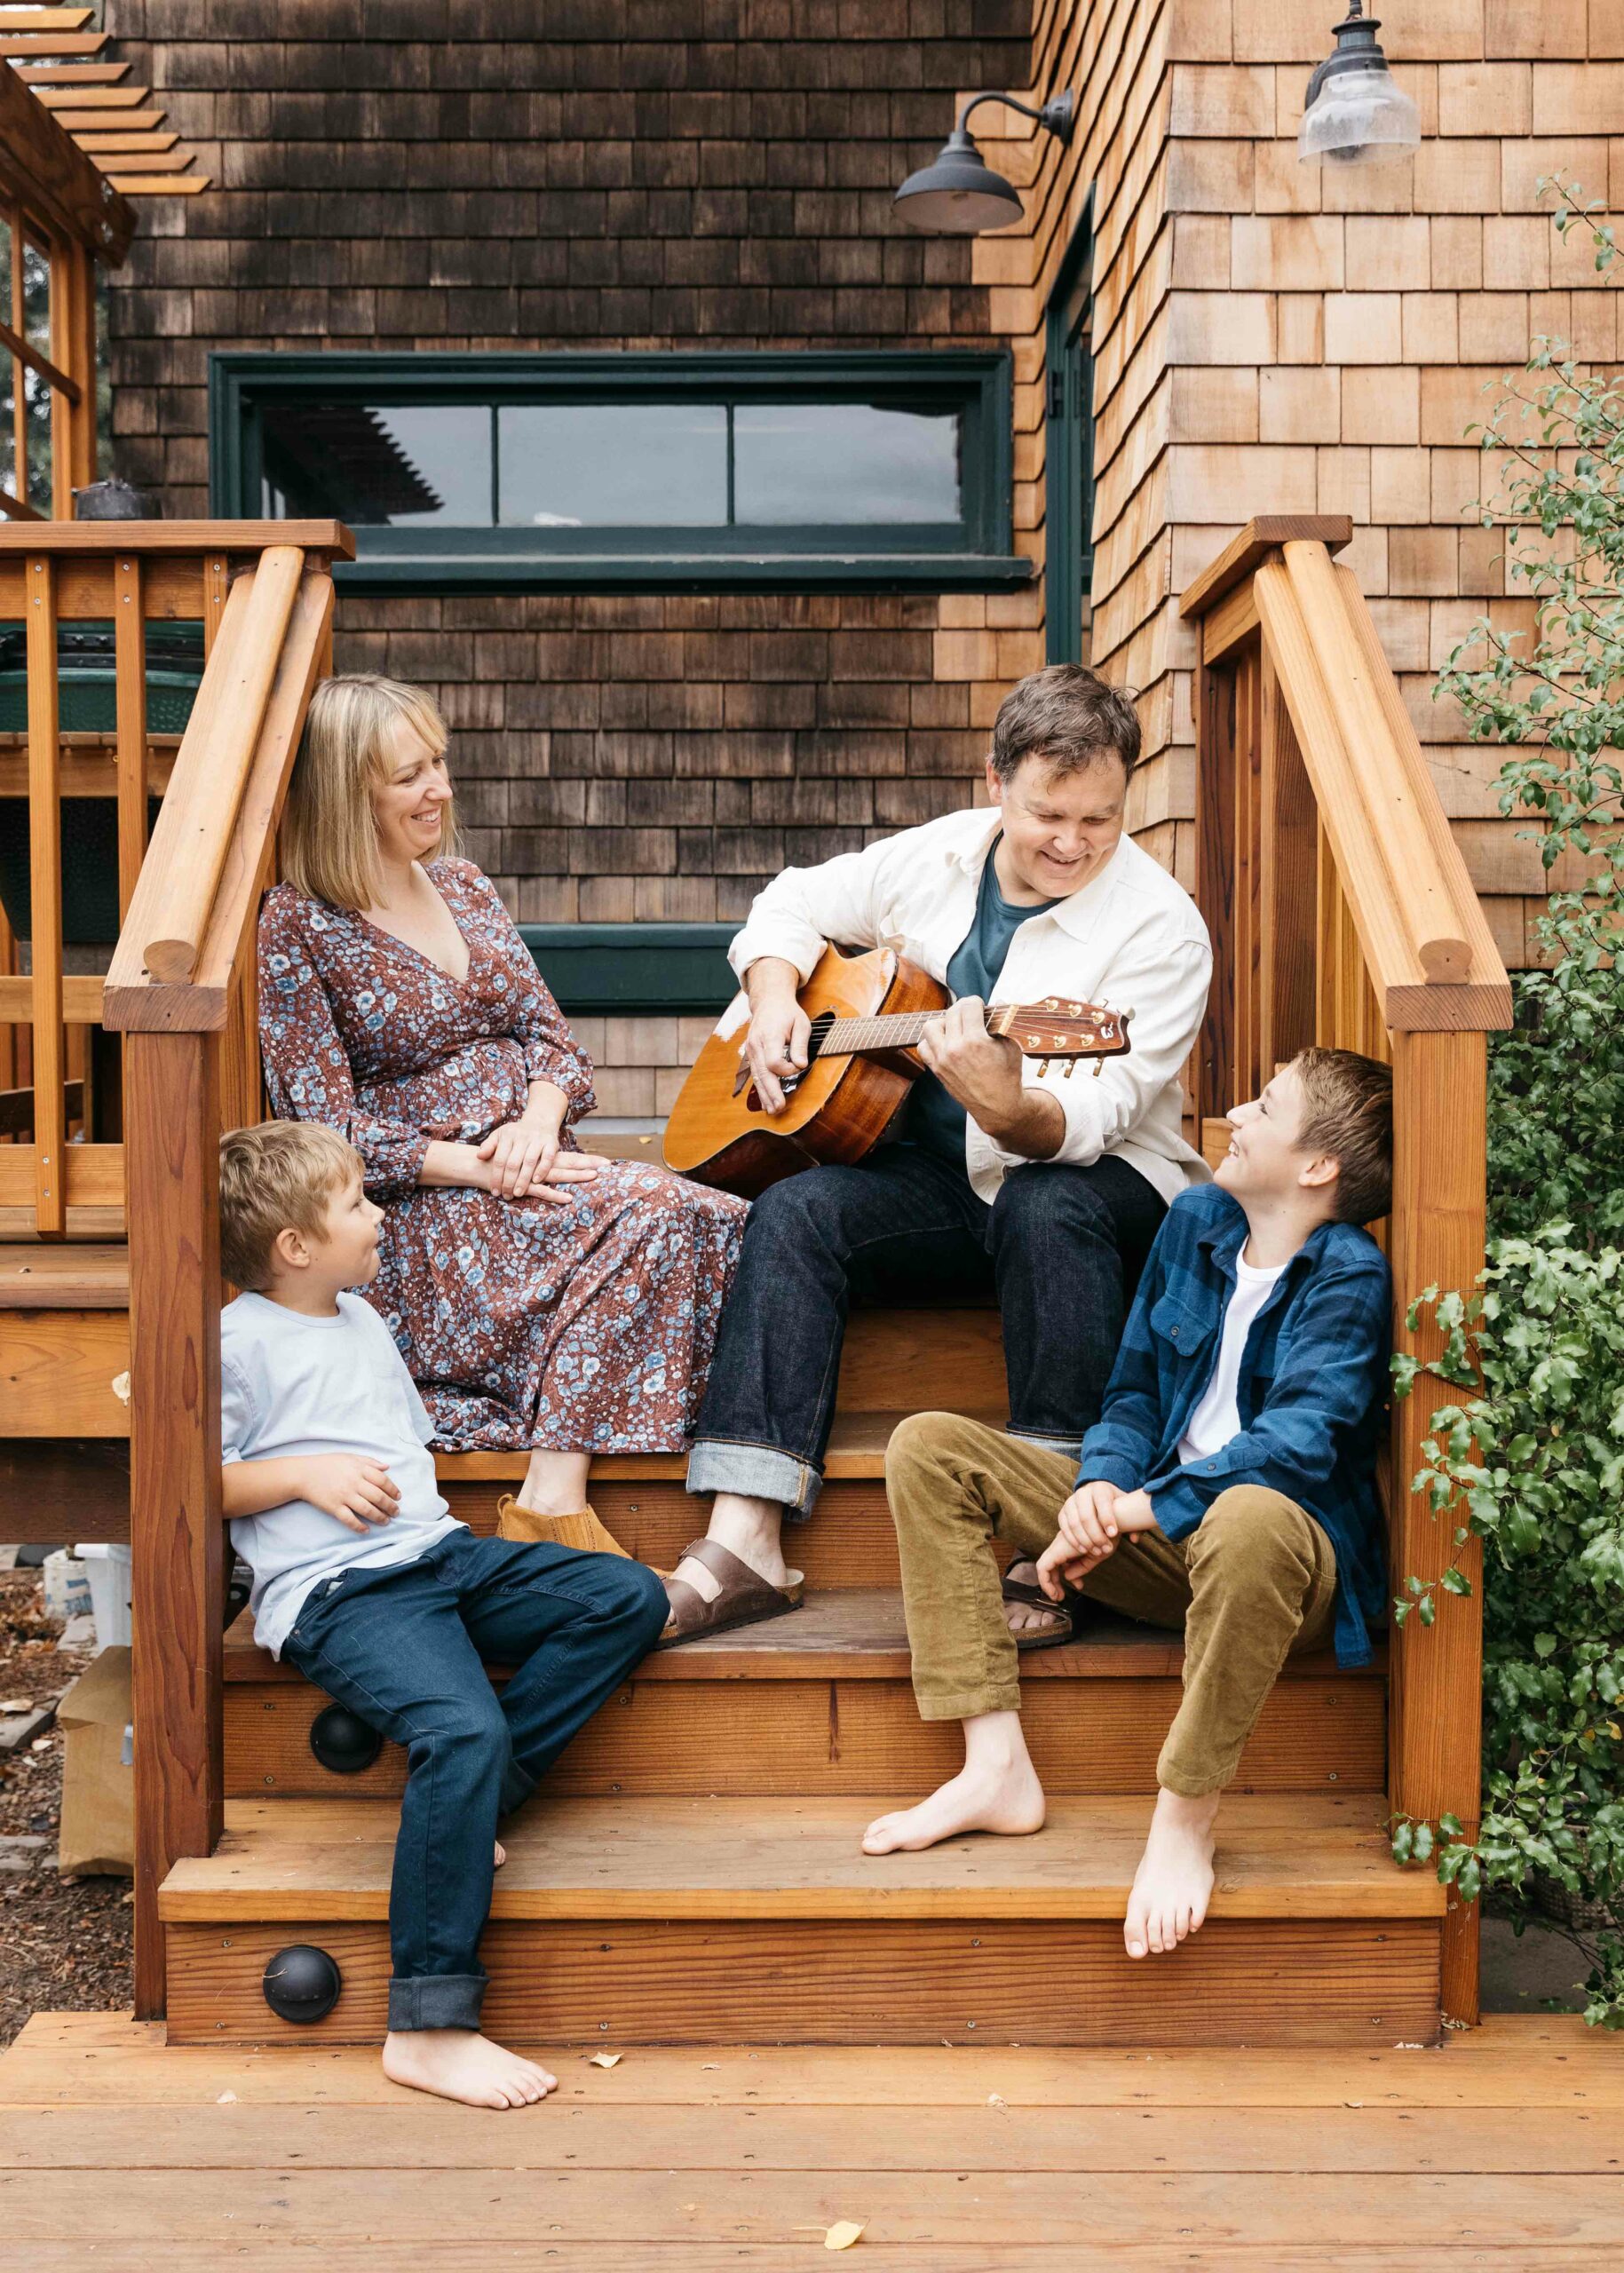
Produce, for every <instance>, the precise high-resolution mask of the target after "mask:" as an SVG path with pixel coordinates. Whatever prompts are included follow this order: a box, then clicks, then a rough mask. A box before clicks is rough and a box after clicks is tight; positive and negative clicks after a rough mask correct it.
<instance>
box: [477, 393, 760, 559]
mask: <svg viewBox="0 0 1624 2273" xmlns="http://www.w3.org/2000/svg"><path fill="white" fill-rule="evenodd" d="M497 416H498V418H499V420H500V429H501V431H500V435H499V440H498V445H497V447H498V456H499V462H500V464H501V469H502V472H501V488H502V495H501V519H502V521H503V525H504V526H507V527H524V528H535V529H580V528H588V529H591V528H599V529H601V528H717V527H725V526H726V522H727V408H726V406H725V404H723V403H715V402H701V403H686V402H577V403H539V402H535V403H533V402H524V403H511V404H508V405H505V406H504V407H503V409H502V410H500V411H499V412H498V414H497Z"/></svg>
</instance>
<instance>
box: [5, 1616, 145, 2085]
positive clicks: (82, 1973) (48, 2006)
mask: <svg viewBox="0 0 1624 2273" xmlns="http://www.w3.org/2000/svg"><path fill="white" fill-rule="evenodd" d="M43 1597H44V1582H43V1581H42V1580H41V1577H40V1574H39V1572H37V1571H6V1572H0V1698H4V1699H12V1698H14V1697H28V1698H31V1699H33V1700H34V1702H35V1703H36V1704H44V1703H46V1702H48V1701H52V1700H54V1699H58V1698H59V1697H60V1696H61V1694H62V1691H64V1690H65V1689H67V1687H68V1686H69V1685H70V1683H73V1682H74V1681H75V1680H76V1679H77V1678H78V1676H79V1675H80V1674H82V1673H83V1671H84V1668H85V1667H86V1666H87V1665H89V1663H90V1661H91V1654H92V1653H91V1651H89V1650H88V1649H86V1650H64V1649H61V1648H59V1646H58V1638H57V1637H58V1635H59V1632H60V1628H59V1627H58V1626H57V1625H56V1624H54V1623H50V1624H48V1623H47V1622H46V1620H45V1617H44V1611H43V1607H42V1604H43ZM35 1743H36V1744H38V1746H39V1749H38V1750H37V1751H36V1750H34V1749H33V1747H32V1746H30V1745H29V1744H28V1743H27V1742H25V1743H24V1744H23V1746H22V1747H21V1749H20V1751H18V1752H6V1753H0V1841H4V1840H6V1839H9V1838H12V1837H15V1836H17V1835H21V1836H23V1837H25V1838H28V1837H35V1838H43V1839H44V1842H45V1843H44V1845H43V1846H42V1847H40V1848H38V1849H28V1850H25V1852H24V1854H23V1856H22V1857H20V1858H19V1857H18V1856H17V1854H16V1850H14V1849H12V1850H9V1851H8V1850H7V1849H5V1848H4V1847H3V1846H0V2045H4V2044H9V2043H10V2042H11V2040H12V2038H13V2037H14V2036H15V2035H16V2034H17V2031H19V2029H20V2028H21V2026H22V2024H23V2023H24V2022H25V2021H26V2020H27V2019H28V2016H29V2015H30V2014H31V2013H36V2012H86V2011H91V2012H119V2011H127V2010H128V2009H129V2006H130V1996H131V1990H130V1944H131V1906H130V1905H131V1896H130V1882H129V1881H128V1880H127V1879H123V1878H92V1879H60V1878H59V1877H58V1876H57V1869H56V1832H57V1821H58V1817H59V1811H60V1809H61V1804H62V1734H61V1730H59V1728H58V1727H57V1726H56V1724H55V1723H54V1722H53V1723H51V1728H50V1729H49V1730H47V1731H46V1732H45V1733H44V1738H36V1739H35ZM17 1859H21V1860H22V1861H23V1863H24V1865H25V1867H23V1868H22V1869H20V1870H18V1869H12V1868H7V1867H5V1865H6V1864H7V1863H9V1862H12V1861H14V1860H17Z"/></svg>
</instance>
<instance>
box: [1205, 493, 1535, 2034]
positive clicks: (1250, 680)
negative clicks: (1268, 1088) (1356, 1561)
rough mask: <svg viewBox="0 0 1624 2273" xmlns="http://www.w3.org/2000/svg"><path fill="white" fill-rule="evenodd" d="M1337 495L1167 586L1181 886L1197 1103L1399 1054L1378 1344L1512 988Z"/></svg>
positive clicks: (1429, 1342) (1415, 1556)
mask: <svg viewBox="0 0 1624 2273" xmlns="http://www.w3.org/2000/svg"><path fill="white" fill-rule="evenodd" d="M1350 533H1351V532H1350V528H1349V525H1348V523H1347V522H1346V521H1345V520H1342V521H1337V520H1335V519H1332V518H1330V517H1327V518H1326V519H1324V520H1323V521H1320V522H1318V523H1316V522H1315V521H1313V520H1311V519H1295V520H1294V519H1292V518H1290V517H1284V516H1282V517H1278V518H1275V519H1262V520H1257V521H1254V522H1250V523H1248V526H1247V527H1245V528H1243V529H1242V530H1241V531H1240V534H1239V535H1237V536H1236V537H1235V539H1234V540H1233V542H1232V543H1230V544H1229V545H1228V546H1226V547H1225V548H1224V551H1223V552H1222V553H1221V554H1220V555H1219V557H1218V558H1216V560H1215V561H1214V562H1213V563H1212V564H1211V566H1209V567H1208V569H1207V570H1206V571H1205V572H1204V573H1203V574H1201V575H1200V577H1198V578H1197V579H1196V581H1195V582H1194V583H1193V584H1192V586H1191V588H1190V590H1188V591H1187V592H1186V594H1185V595H1184V603H1183V609H1182V612H1183V614H1184V615H1185V617H1186V618H1187V619H1189V620H1191V621H1192V622H1194V623H1195V624H1196V626H1197V629H1198V631H1199V635H1200V648H1199V663H1198V670H1197V686H1196V701H1195V712H1196V717H1197V721H1198V734H1199V748H1198V752H1197V787H1198V798H1197V807H1198V825H1197V843H1196V879H1197V893H1198V897H1199V898H1200V903H1201V907H1202V911H1203V913H1204V915H1206V917H1207V920H1208V925H1209V927H1210V929H1211V931H1212V934H1213V940H1214V946H1215V967H1214V978H1213V990H1212V997H1211V1001H1210V1002H1209V1005H1208V1017H1207V1020H1206V1024H1205V1026H1204V1029H1203V1033H1202V1037H1201V1042H1200V1048H1199V1049H1198V1051H1197V1056H1196V1073H1197V1080H1198V1085H1199V1103H1198V1110H1199V1111H1200V1113H1203V1114H1210V1113H1216V1112H1220V1111H1222V1110H1223V1109H1224V1107H1225V1106H1227V1105H1230V1104H1232V1103H1233V1102H1234V1101H1235V1100H1236V1099H1237V1098H1240V1097H1248V1096H1251V1095H1255V1094H1256V1087H1257V1085H1259V1084H1261V1082H1262V1081H1264V1080H1266V1079H1267V1077H1268V1073H1269V1070H1270V1068H1271V1066H1272V1065H1273V1064H1274V1063H1275V1062H1276V1061H1277V1060H1278V1059H1279V1058H1281V1057H1290V1056H1292V1055H1294V1054H1295V1051H1296V1050H1297V1049H1300V1048H1302V1047H1303V1045H1304V1044H1306V1043H1308V1042H1311V1041H1317V1042H1319V1043H1322V1044H1327V1045H1331V1046H1335V1047H1337V1048H1341V1049H1355V1050H1359V1051H1363V1052H1365V1053H1367V1054H1368V1055H1374V1056H1376V1057H1384V1058H1387V1059H1389V1060H1390V1063H1391V1065H1392V1073H1393V1140H1394V1166H1393V1192H1392V1207H1391V1211H1390V1215H1389V1216H1388V1218H1387V1221H1386V1224H1385V1230H1384V1239H1385V1245H1386V1248H1387V1253H1388V1257H1389V1260H1390V1263H1391V1266H1392V1271H1393V1282H1394V1290H1395V1302H1394V1316H1393V1339H1394V1342H1395V1345H1396V1346H1397V1347H1398V1348H1400V1349H1402V1350H1407V1351H1409V1352H1411V1353H1412V1354H1414V1356H1416V1357H1418V1358H1421V1359H1422V1361H1423V1362H1425V1361H1428V1360H1430V1359H1431V1358H1435V1357H1436V1356H1437V1355H1438V1350H1439V1347H1440V1338H1439V1336H1438V1334H1437V1332H1436V1330H1435V1329H1434V1328H1432V1327H1428V1326H1423V1327H1422V1329H1421V1330H1420V1331H1419V1332H1417V1333H1414V1334H1412V1333H1411V1331H1410V1329H1409V1327H1408V1325H1407V1321H1406V1310H1407V1306H1408V1303H1409V1302H1410V1300H1411V1299H1412V1298H1413V1297H1414V1295H1417V1294H1419V1292H1420V1291H1421V1289H1422V1287H1426V1286H1430V1285H1436V1286H1439V1287H1470V1285H1471V1284H1472V1281H1473V1279H1475V1277H1476V1275H1477V1272H1478V1271H1480V1270H1481V1269H1482V1266H1483V1251H1484V1234H1485V1152H1486V1141H1485V1115H1486V1100H1487V1035H1488V1033H1489V1032H1490V1030H1492V1029H1493V1028H1495V1027H1499V1026H1509V1024H1510V1014H1511V1001H1510V987H1509V981H1508V980H1507V978H1506V973H1505V970H1504V968H1503V966H1502V964H1501V960H1500V957H1499V954H1498V953H1497V952H1496V950H1495V946H1494V942H1493V935H1492V934H1491V932H1490V931H1489V928H1488V924H1487V921H1486V919H1485V915H1484V913H1483V910H1482V908H1481V907H1480V906H1479V905H1478V902H1477V895H1476V893H1475V892H1474V891H1473V890H1472V887H1471V881H1470V877H1469V875H1467V871H1466V866H1465V862H1464V861H1463V860H1462V857H1461V853H1460V850H1459V848H1458V847H1457V845H1456V844H1455V843H1454V837H1453V836H1452V835H1451V833H1450V828H1449V822H1448V819H1447V817H1446V814H1445V812H1444V810H1443V807H1442V805H1441V804H1440V803H1439V801H1438V792H1437V790H1436V789H1435V788H1434V787H1433V784H1432V780H1431V778H1430V775H1429V773H1428V772H1427V767H1426V763H1425V760H1424V758H1423V756H1422V750H1421V744H1420V741H1419V740H1418V739H1417V736H1416V733H1415V729H1414V725H1413V723H1412V722H1411V719H1410V717H1409V713H1408V711H1407V710H1406V708H1405V704H1404V698H1403V695H1402V693H1400V691H1399V688H1398V682H1397V680H1396V679H1395V678H1394V677H1393V673H1392V670H1391V669H1390V666H1389V664H1388V661H1387V659H1386V657H1385V655H1384V654H1383V653H1382V643H1381V640H1380V638H1378V636H1377V633H1376V629H1375V625H1374V621H1373V619H1372V617H1371V614H1370V610H1369V608H1368V606H1367V605H1366V601H1365V598H1364V595H1363V593H1362V592H1361V591H1360V590H1359V583H1358V580H1357V578H1356V577H1355V576H1354V575H1353V574H1352V572H1351V570H1350V569H1348V568H1347V567H1345V566H1338V565H1336V564H1335V563H1334V562H1333V560H1332V558H1331V552H1332V550H1335V548H1336V547H1337V546H1338V545H1339V544H1342V543H1346V542H1347V539H1348V536H1349V535H1350ZM1429 1412H1430V1406H1429V1403H1428V1401H1427V1399H1426V1398H1425V1397H1424V1395H1417V1396H1415V1397H1412V1398H1407V1399H1404V1400H1402V1401H1400V1402H1398V1404H1397V1405H1396V1406H1395V1408H1394V1413H1393V1419H1392V1435H1391V1444H1390V1461H1389V1464H1388V1470H1387V1483H1386V1486H1385V1491H1386V1499H1387V1517H1388V1543H1389V1555H1390V1576H1391V1579H1392V1581H1393V1585H1394V1587H1395V1588H1397V1589H1403V1588H1404V1586H1405V1583H1406V1580H1408V1579H1409V1578H1410V1577H1411V1576H1414V1577H1415V1578H1417V1579H1418V1580H1421V1581H1422V1583H1423V1584H1426V1583H1431V1584H1433V1585H1435V1586H1436V1585H1438V1584H1440V1583H1441V1580H1442V1574H1443V1572H1445V1570H1446V1568H1448V1567H1449V1565H1450V1564H1455V1565H1456V1566H1457V1567H1458V1568H1459V1569H1460V1570H1461V1571H1462V1572H1463V1573H1464V1574H1465V1576H1466V1578H1467V1579H1468V1580H1469V1581H1470V1583H1471V1585H1472V1587H1473V1588H1474V1591H1473V1592H1472V1593H1471V1594H1470V1595H1468V1596H1465V1597H1463V1598H1462V1599H1460V1600H1458V1601H1457V1600H1451V1602H1450V1603H1449V1604H1448V1608H1447V1611H1446V1612H1445V1611H1441V1612H1440V1614H1439V1616H1438V1619H1437V1620H1436V1622H1435V1624H1434V1625H1433V1626H1431V1627H1430V1628H1428V1627H1423V1626H1422V1624H1421V1623H1420V1621H1419V1620H1411V1621H1410V1622H1409V1623H1408V1624H1407V1625H1406V1626H1405V1627H1403V1628H1401V1629H1399V1630H1398V1631H1397V1632H1395V1633H1394V1635H1393V1636H1392V1641H1391V1646H1390V1651H1389V1659H1388V1666H1389V1673H1388V1684H1389V1685H1388V1794H1389V1800H1390V1805H1391V1807H1392V1808H1393V1810H1395V1811H1396V1812H1398V1813H1403V1814H1410V1815H1414V1816H1415V1817H1417V1818H1424V1819H1427V1820H1430V1821H1431V1822H1434V1823H1436V1822H1437V1821H1438V1818H1439V1817H1440V1816H1442V1815H1444V1814H1446V1813H1448V1814H1453V1815H1455V1816H1457V1817H1459V1818H1460V1820H1461V1823H1462V1826H1464V1828H1465V1830H1466V1833H1467V1834H1468V1836H1470V1835H1472V1833H1473V1832H1474V1829H1475V1826H1476V1823H1477V1810H1478V1805H1479V1801H1478V1745H1479V1689H1480V1675H1481V1630H1482V1629H1481V1605H1480V1599H1479V1597H1478V1595H1477V1592H1476V1591H1475V1589H1476V1583H1477V1572H1478V1571H1479V1569H1480V1565H1481V1550H1480V1548H1479V1545H1478V1543H1477V1541H1475V1540H1470V1539H1466V1540H1458V1539H1457V1538H1456V1536H1455V1530H1454V1524H1453V1523H1452V1522H1450V1521H1448V1520H1446V1519H1439V1518H1438V1517H1434V1515H1433V1514H1432V1512H1431V1510H1430V1508H1429V1507H1428V1506H1427V1505H1426V1503H1425V1502H1424V1501H1421V1500H1418V1499H1417V1498H1416V1497H1415V1496H1414V1494H1413V1493H1411V1491H1410V1488H1409V1487H1410V1479H1411V1477H1413V1476H1414V1474H1415V1472H1416V1469H1418V1468H1419V1467H1420V1466H1421V1464H1422V1452H1421V1442H1422V1437H1424V1435H1425V1432H1426V1424H1427V1420H1428V1416H1429ZM1441 1986H1442V1993H1443V2002H1444V2009H1445V2011H1446V2014H1447V2015H1448V2016H1449V2017H1450V2018H1451V2019H1452V2020H1454V2021H1470V2020H1473V2019H1475V2018H1476V2016H1477V1913H1476V1911H1475V1910H1474V1909H1471V1908H1470V1907H1463V1906H1462V1905H1461V1904H1460V1903H1459V1902H1458V1901H1457V1900H1455V1899H1454V1897H1451V1905H1450V1908H1449V1911H1448V1913H1447V1914H1446V1921H1445V1928H1444V1936H1443V1945H1442V1952H1441Z"/></svg>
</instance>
